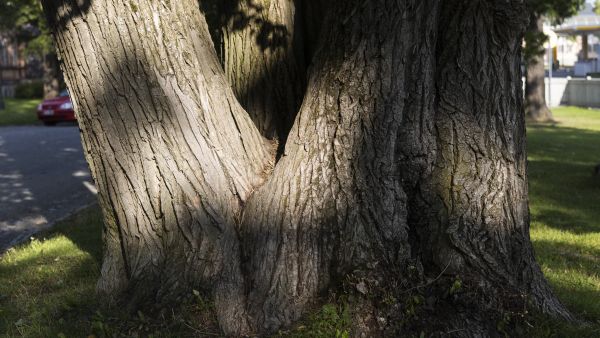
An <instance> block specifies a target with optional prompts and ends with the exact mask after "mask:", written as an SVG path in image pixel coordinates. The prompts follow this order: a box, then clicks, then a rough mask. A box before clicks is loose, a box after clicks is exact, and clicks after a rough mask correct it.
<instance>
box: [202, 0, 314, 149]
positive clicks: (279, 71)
mask: <svg viewBox="0 0 600 338" xmlns="http://www.w3.org/2000/svg"><path fill="white" fill-rule="evenodd" d="M203 6H204V8H205V11H206V9H209V8H210V9H212V13H211V14H210V15H212V16H213V17H212V18H211V20H209V23H211V26H212V27H211V28H212V29H211V31H212V32H213V40H215V41H216V44H217V46H216V47H217V51H218V54H219V55H220V58H221V63H222V64H223V68H224V69H225V74H226V76H227V78H228V80H229V83H230V84H231V86H232V88H233V91H234V92H235V94H236V97H237V98H238V100H239V102H240V103H241V105H242V106H243V107H244V109H246V111H247V112H248V113H249V114H250V117H251V118H252V120H253V121H254V123H255V125H256V127H257V128H258V129H259V131H260V132H261V134H263V135H264V136H265V137H267V138H269V139H274V138H277V139H279V141H280V142H281V143H282V144H285V138H286V137H287V134H288V132H289V130H290V127H291V125H292V123H293V121H294V117H295V115H296V113H297V111H298V109H299V107H300V103H301V102H302V97H303V93H304V90H305V86H306V80H305V73H306V69H305V68H306V67H305V63H304V55H303V48H302V46H303V44H304V36H303V31H302V24H303V23H302V20H301V15H300V13H299V12H300V11H301V8H296V1H294V0H241V1H238V0H227V1H219V0H217V1H215V0H212V1H211V0H204V1H203Z"/></svg>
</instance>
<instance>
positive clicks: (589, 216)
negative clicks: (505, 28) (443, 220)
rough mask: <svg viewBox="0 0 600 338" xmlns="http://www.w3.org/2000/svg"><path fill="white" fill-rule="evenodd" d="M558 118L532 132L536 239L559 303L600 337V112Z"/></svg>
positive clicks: (565, 112) (573, 111) (565, 111)
mask: <svg viewBox="0 0 600 338" xmlns="http://www.w3.org/2000/svg"><path fill="white" fill-rule="evenodd" d="M553 113H554V117H555V119H556V120H557V122H558V123H557V124H555V125H531V126H529V128H528V130H527V136H528V145H529V186H530V196H529V198H530V209H531V216H532V217H531V220H532V223H531V239H532V241H533V245H534V247H535V250H536V255H537V258H538V262H539V263H540V265H541V266H542V269H543V271H544V274H545V275H546V277H547V278H548V280H549V281H550V283H551V285H552V287H553V288H554V290H555V291H556V293H557V294H558V296H559V298H560V299H561V300H562V301H563V302H564V303H565V304H566V305H567V306H568V307H569V308H570V309H571V310H572V311H573V312H575V313H577V314H578V315H579V316H580V317H581V318H584V319H586V320H588V321H590V322H592V323H595V324H596V328H595V331H594V332H595V336H596V337H600V176H594V175H593V173H594V168H595V166H596V165H598V164H600V111H598V110H589V109H581V108H570V107H569V108H562V107H561V108H557V109H554V110H553ZM592 331H593V330H592Z"/></svg>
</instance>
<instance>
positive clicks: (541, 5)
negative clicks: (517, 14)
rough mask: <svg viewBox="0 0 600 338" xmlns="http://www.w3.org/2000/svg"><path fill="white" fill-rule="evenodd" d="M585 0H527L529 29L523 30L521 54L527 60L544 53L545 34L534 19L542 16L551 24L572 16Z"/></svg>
mask: <svg viewBox="0 0 600 338" xmlns="http://www.w3.org/2000/svg"><path fill="white" fill-rule="evenodd" d="M584 2H585V0H529V1H528V3H527V5H528V9H529V12H530V24H529V29H528V30H527V32H525V49H524V51H523V55H524V57H525V60H527V61H529V60H531V59H532V58H533V57H534V56H538V55H541V54H543V53H544V43H545V42H546V40H547V36H546V35H545V34H544V32H541V31H539V30H538V29H537V26H536V21H537V20H538V18H540V17H542V16H544V17H546V18H547V19H549V20H550V21H551V22H552V23H553V24H558V23H560V22H562V21H563V20H564V19H566V18H568V17H570V16H573V15H575V14H576V13H577V11H578V10H579V9H580V8H581V6H583V4H584Z"/></svg>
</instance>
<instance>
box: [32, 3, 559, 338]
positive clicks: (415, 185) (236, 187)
mask: <svg viewBox="0 0 600 338" xmlns="http://www.w3.org/2000/svg"><path fill="white" fill-rule="evenodd" d="M43 3H44V8H45V10H46V13H47V14H48V17H49V22H50V24H51V26H52V27H54V30H55V36H56V41H57V45H58V49H59V52H60V53H61V57H62V58H63V60H65V62H64V71H65V74H66V80H67V83H68V85H69V88H70V89H71V93H72V96H73V99H74V104H75V108H76V111H77V112H78V118H79V121H80V126H81V130H82V140H83V142H84V146H85V149H86V156H87V159H88V161H89V163H90V167H91V169H92V173H93V175H94V178H95V180H96V183H97V185H98V188H99V191H100V202H101V206H102V208H103V211H104V216H105V223H106V225H105V237H104V240H105V258H104V264H103V268H102V278H101V280H100V281H99V283H98V290H99V291H100V292H101V294H103V295H106V296H107V298H108V299H112V300H114V301H120V302H124V303H129V304H131V305H132V306H136V305H140V304H148V303H153V304H155V305H157V306H159V307H160V306H161V305H162V304H164V303H166V302H170V301H173V300H177V299H178V297H180V296H184V295H185V294H186V293H187V294H189V292H190V291H191V289H193V288H198V289H202V290H205V291H207V292H209V293H211V294H212V297H213V300H214V302H215V305H216V310H217V315H218V319H219V323H220V325H221V327H222V328H223V331H224V332H225V333H226V334H229V335H244V334H250V333H253V334H259V335H264V334H269V333H273V332H276V330H278V329H280V328H282V327H286V326H289V325H292V324H293V323H294V321H296V320H298V319H299V318H300V317H301V316H302V315H303V314H304V313H306V311H307V309H309V308H310V306H311V305H313V304H315V303H318V302H319V299H320V297H321V296H322V295H324V294H325V293H326V292H328V291H333V292H335V291H336V290H339V289H340V287H341V286H342V285H343V284H344V283H346V282H347V281H349V280H351V281H353V283H354V282H357V283H354V284H353V285H355V286H356V289H357V291H358V295H359V298H360V302H361V303H360V304H359V305H358V307H357V309H359V310H357V316H358V318H357V322H361V321H365V322H368V321H369V320H368V319H367V318H375V317H377V318H379V317H382V316H384V317H385V318H388V319H390V321H388V322H387V324H381V323H379V324H372V323H371V324H369V323H367V324H366V327H363V328H359V329H357V331H356V332H355V333H356V334H357V335H358V334H360V333H363V334H365V335H370V336H381V335H390V336H398V335H401V334H402V329H403V328H402V327H401V326H395V323H397V322H401V321H407V320H409V321H410V318H409V317H407V316H406V315H405V314H406V312H405V311H404V309H405V308H404V307H403V306H404V305H403V304H402V303H401V301H400V299H401V297H402V295H404V294H406V292H410V291H411V290H416V289H419V290H421V289H423V287H422V285H423V284H424V283H426V282H427V281H429V280H431V279H432V278H434V277H436V276H438V277H441V278H442V279H443V278H455V277H457V278H458V277H460V278H461V279H462V280H464V281H465V282H466V283H467V284H466V285H475V287H476V288H477V292H480V294H478V296H481V297H483V298H485V301H478V300H477V301H475V302H474V303H471V304H470V305H472V306H466V307H463V308H461V311H460V312H459V311H456V312H452V313H448V311H447V309H448V307H450V308H452V306H453V305H454V304H453V303H451V301H449V300H440V301H439V302H440V303H443V302H446V303H444V304H445V306H446V307H444V305H440V306H439V310H440V311H437V310H438V308H436V309H434V310H432V315H431V318H433V319H432V321H433V320H435V321H438V322H440V323H443V325H442V326H443V327H444V328H453V329H455V332H458V333H457V335H462V336H469V335H486V334H488V335H492V334H493V332H495V331H494V330H496V325H495V322H494V321H493V318H491V317H485V316H487V315H488V312H486V311H488V310H490V308H493V307H494V306H500V305H502V298H503V297H504V296H505V295H508V296H511V297H512V296H514V295H517V296H521V295H523V296H524V297H529V298H530V299H531V301H532V304H533V305H534V306H536V307H537V308H538V309H541V310H543V311H545V312H547V313H549V314H552V315H554V316H558V317H564V318H569V316H570V315H569V313H568V312H567V311H566V310H565V309H564V308H563V306H562V305H561V304H560V303H559V302H558V301H557V300H556V298H555V297H554V296H553V295H552V292H551V291H550V289H549V287H548V285H547V283H546V281H545V280H544V279H543V276H542V274H541V271H540V269H539V267H538V266H537V263H536V262H535V259H534V257H533V250H532V247H531V243H530V240H529V212H528V209H527V172H526V151H525V146H526V142H525V124H524V114H523V99H522V89H521V86H520V78H521V73H520V69H519V53H520V39H521V37H522V33H523V30H524V29H525V25H526V21H527V20H526V19H527V18H525V17H524V15H523V13H526V11H525V9H524V6H523V3H522V1H517V0H510V1H502V2H500V1H496V2H489V1H483V0H478V1H467V0H461V1H454V2H441V1H439V0H425V1H412V0H406V1H396V0H374V1H364V0H349V1H342V0H337V1H331V2H327V8H328V9H327V14H328V15H327V18H326V19H325V20H323V21H322V22H321V21H319V26H320V27H321V29H320V33H319V34H314V33H313V34H312V35H311V36H312V37H311V38H309V41H311V42H310V43H308V44H307V45H308V46H309V50H308V51H307V54H306V55H312V53H314V58H313V59H312V65H311V70H310V75H309V80H308V84H307V90H306V94H305V97H304V101H303V103H302V106H301V108H300V110H299V112H298V114H297V116H296V117H295V120H294V124H293V127H292V128H291V131H290V132H289V134H288V133H286V132H285V128H284V129H281V128H280V126H281V125H284V124H285V123H287V122H284V121H288V122H289V120H286V119H288V118H289V115H287V112H289V110H286V114H283V115H277V114H276V113H277V112H278V109H279V108H277V107H279V106H278V104H279V103H277V102H279V98H281V97H279V98H278V99H277V100H275V101H269V100H270V99H271V98H272V97H270V96H269V95H274V94H273V93H276V92H277V89H278V88H283V87H285V88H287V89H286V90H289V89H290V88H292V87H294V86H296V85H298V83H299V82H301V81H300V80H298V78H295V79H296V80H294V81H296V83H294V84H293V85H290V86H289V87H286V86H284V85H283V84H282V83H281V82H280V81H284V82H285V81H288V80H289V79H291V78H293V77H290V76H291V75H290V74H291V73H289V72H288V70H289V69H290V68H289V66H290V65H291V64H290V63H287V61H289V59H288V57H290V56H289V55H290V54H289V53H291V52H292V50H293V49H294V45H293V43H292V42H290V40H285V41H286V44H285V45H284V47H283V49H282V50H278V49H277V48H275V52H271V51H269V50H268V49H267V50H257V49H255V48H256V47H257V46H259V44H258V43H257V41H256V40H253V41H252V42H250V40H251V39H254V38H255V37H256V35H255V34H256V32H253V30H252V29H251V28H252V27H254V29H259V28H260V27H259V26H258V24H257V21H256V20H258V19H256V20H254V19H253V20H254V21H253V20H250V21H248V22H246V23H245V24H247V25H250V27H251V28H247V27H245V26H244V27H241V28H242V29H241V30H239V31H236V33H235V36H233V35H232V36H230V37H229V38H230V39H232V40H230V42H228V44H227V46H229V47H228V50H226V51H225V53H226V54H227V53H232V54H231V55H238V54H239V55H242V54H243V58H242V61H241V62H240V63H231V65H230V66H227V65H226V66H225V68H226V69H227V68H228V67H230V69H236V70H235V71H231V72H230V73H229V74H230V75H231V74H233V73H235V79H233V80H232V82H235V81H238V80H239V81H241V82H240V83H241V85H240V86H239V88H238V89H239V90H242V91H244V90H245V89H244V88H246V89H247V88H248V86H249V85H250V84H251V83H252V82H253V81H254V80H252V79H256V78H258V79H261V81H267V79H270V81H272V82H273V83H272V84H269V86H270V87H268V88H267V90H265V91H261V92H260V94H261V95H257V96H256V97H252V99H253V100H254V99H255V100H257V101H256V102H260V103H259V104H257V105H256V106H254V105H248V107H250V110H251V112H250V114H253V113H252V110H254V109H255V108H256V110H255V112H261V114H262V113H264V114H265V116H266V115H269V114H270V115H269V116H271V118H272V120H269V121H271V122H272V121H275V120H277V121H278V123H282V124H281V125H279V124H275V125H273V124H263V125H261V123H262V122H260V121H266V120H261V119H258V120H257V118H256V116H255V117H254V121H255V122H256V123H257V124H258V128H257V127H255V126H254V125H253V123H252V119H251V118H250V117H249V116H248V114H247V113H246V112H245V111H244V110H243V108H242V107H241V106H240V105H239V104H238V102H237V100H236V99H235V97H234V93H233V91H232V89H231V88H230V86H229V85H228V83H227V77H226V76H225V74H224V72H223V70H222V68H221V65H220V64H219V62H218V59H217V56H216V53H215V52H214V48H213V46H212V43H211V40H210V37H209V33H208V28H207V26H206V24H205V21H204V17H203V16H202V15H201V14H200V12H199V10H198V8H197V2H196V1H192V0H185V1H177V2H175V1H167V0H165V1H153V0H145V1H135V2H116V1H110V0H95V1H94V2H93V3H92V2H86V1H83V0H82V1H77V2H76V1H66V0H63V1H58V2H57V1H49V0H48V1H44V2H43ZM253 4H254V3H251V2H243V3H242V4H241V5H240V6H241V7H240V8H242V14H244V13H245V15H247V16H248V17H255V18H256V15H258V14H257V11H258V9H257V7H253V6H255V5H253ZM282 4H290V3H287V2H286V1H285V0H273V1H271V2H269V6H266V5H265V7H264V9H265V10H266V9H267V8H268V11H266V12H261V13H262V14H260V16H258V17H259V18H260V20H263V21H262V23H263V24H264V22H266V21H267V20H273V21H274V22H275V23H273V24H281V25H282V26H285V27H290V26H293V27H295V25H296V23H297V21H296V17H295V15H294V23H293V24H292V23H291V22H290V21H286V20H288V19H290V18H291V17H290V16H289V15H290V14H291V13H293V12H294V11H293V10H291V9H290V7H278V6H279V5H282ZM314 4H315V5H316V4H321V5H323V4H322V3H320V2H315V3H314ZM272 6H273V7H272ZM282 6H283V5H282ZM309 7H310V6H308V7H303V8H304V10H305V11H308V10H309V9H307V8H309ZM313 8H314V7H313ZM285 18H287V19H285ZM284 19H285V20H284ZM278 20H283V21H278ZM302 21H303V22H307V21H308V20H302ZM230 27H233V26H230ZM286 29H287V28H286ZM294 29H295V28H294ZM294 34H295V33H294ZM316 36H319V38H318V39H315V37H316ZM315 41H318V44H317V45H315V46H313V45H312V43H316V42H315ZM267 42H268V43H267V45H268V47H277V43H276V41H275V40H267ZM229 49H232V50H229ZM246 54H247V55H246ZM246 56H248V58H247V59H246ZM294 57H296V56H294ZM231 60H237V59H235V58H234V59H231ZM236 62H237V61H236ZM233 65H234V66H235V67H233ZM253 65H254V66H253ZM279 66H282V67H283V68H277V67H279ZM254 68H256V69H254ZM292 68H294V67H292ZM297 69H298V68H296V70H297ZM296 70H294V71H296ZM244 72H250V73H252V72H257V73H252V74H251V76H249V77H248V79H245V78H244V75H243V74H245V73H244ZM274 74H280V75H281V76H279V75H277V76H274ZM236 79H238V80H236ZM230 80H231V79H230ZM236 86H237V85H236V84H235V83H234V87H236ZM240 88H241V89H240ZM294 88H295V87H294ZM293 92H294V91H292V90H289V91H286V93H287V94H291V93H293ZM262 94H265V95H262ZM287 94H286V95H287ZM296 94H297V93H295V94H294V95H296ZM238 95H239V93H238ZM294 95H291V96H285V95H284V96H285V97H286V99H285V100H283V99H282V101H281V102H283V101H286V100H287V99H288V98H290V97H295V96H294ZM274 102H275V103H274ZM289 102H291V101H289ZM271 103H273V104H271ZM253 107H254V108H253ZM257 107H258V108H257ZM265 107H266V108H265ZM286 107H287V108H285V109H288V108H290V107H291V106H286ZM259 108H260V109H259ZM263 108H264V110H261V109H263ZM276 116H277V117H276ZM257 121H258V122H257ZM266 125H270V126H274V129H269V128H265V126H266ZM268 130H271V131H273V130H275V131H276V133H277V134H279V133H281V132H283V134H280V135H285V138H286V139H287V142H286V144H285V149H283V151H282V154H281V158H280V160H279V162H278V163H277V164H276V166H275V167H274V168H273V171H272V172H271V170H270V169H271V168H269V166H270V165H271V164H272V162H271V161H272V160H273V155H274V154H272V152H271V150H272V149H269V147H268V146H266V145H265V140H264V139H263V137H262V136H261V135H260V132H261V131H262V132H263V133H265V135H268V136H269V135H270V136H273V135H274V134H272V133H271V134H269V132H268ZM282 138H283V136H282ZM427 283H429V282H427ZM442 287H445V286H443V285H442ZM373 290H383V291H381V292H389V294H390V295H391V296H393V297H391V298H390V299H395V300H393V301H392V303H393V304H390V305H387V306H386V308H385V309H383V308H381V309H378V308H377V307H378V306H381V307H383V305H381V302H379V303H378V301H377V298H380V297H381V296H382V295H381V294H377V293H376V292H380V291H373ZM446 290H447V289H446ZM361 295H362V296H361ZM448 302H450V303H448ZM492 310H497V309H492ZM496 313H497V311H496ZM385 318H384V319H385ZM384 322H385V320H384ZM369 325H371V327H369ZM418 332H420V331H418ZM443 332H444V333H445V332H447V331H443Z"/></svg>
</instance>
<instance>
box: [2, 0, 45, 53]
mask: <svg viewBox="0 0 600 338" xmlns="http://www.w3.org/2000/svg"><path fill="white" fill-rule="evenodd" d="M0 31H4V32H5V33H6V32H8V33H9V34H10V35H11V37H13V38H15V39H17V40H18V41H23V42H27V47H26V49H25V52H26V53H28V54H29V55H37V56H40V57H43V56H44V55H45V54H47V53H49V52H51V51H52V50H53V45H52V39H51V37H50V31H49V29H48V26H47V25H46V20H45V18H44V14H43V11H42V6H41V3H40V2H39V1H38V0H8V1H1V2H0Z"/></svg>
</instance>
